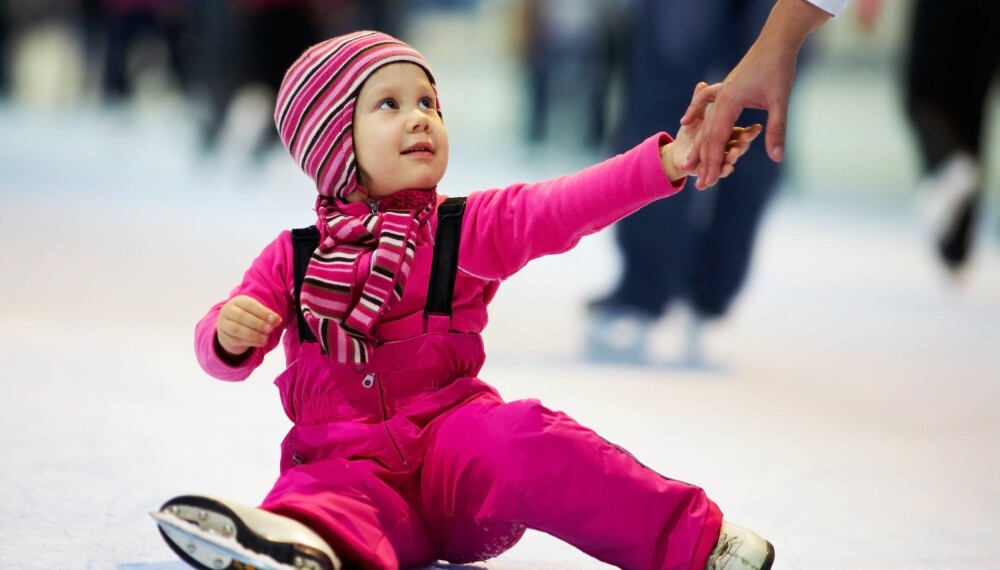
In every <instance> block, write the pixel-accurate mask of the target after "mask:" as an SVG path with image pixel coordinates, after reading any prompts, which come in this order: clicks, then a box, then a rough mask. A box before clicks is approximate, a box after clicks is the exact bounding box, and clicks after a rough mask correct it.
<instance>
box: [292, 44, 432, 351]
mask: <svg viewBox="0 0 1000 570" xmlns="http://www.w3.org/2000/svg"><path fill="white" fill-rule="evenodd" d="M397 62H408V63H414V64H417V65H419V66H421V67H422V68H423V69H424V70H425V71H426V72H427V76H428V78H430V80H431V83H432V84H433V83H434V79H433V76H432V75H431V73H430V66H429V64H428V63H427V61H426V60H425V59H424V57H423V56H422V55H420V53H418V52H417V51H416V50H414V49H413V48H412V47H410V46H408V45H406V44H405V43H403V42H401V41H399V40H397V39H395V38H393V37H391V36H388V35H386V34H383V33H380V32H369V31H365V32H355V33H352V34H347V35H344V36H339V37H336V38H333V39H330V40H327V41H325V42H322V43H320V44H317V45H316V46H313V47H312V48H309V49H308V50H306V52H305V53H303V54H302V56H301V57H299V59H298V60H297V61H296V62H295V63H293V64H292V66H291V67H290V68H289V70H288V72H287V73H286V74H285V79H284V80H283V81H282V84H281V87H280V89H279V91H278V100H277V104H276V106H275V113H274V121H275V124H276V125H277V127H278V133H279V135H280V136H281V140H282V142H283V143H284V144H285V146H286V147H287V148H288V150H289V152H290V153H291V155H292V157H293V158H294V159H295V160H296V162H298V163H299V166H301V167H302V169H303V171H305V173H306V174H307V175H309V177H310V178H312V179H313V181H314V182H315V183H316V188H317V190H318V192H319V197H318V198H317V201H316V214H317V222H316V226H317V227H318V228H319V230H320V244H319V247H318V248H317V249H316V251H315V252H314V253H313V256H312V259H311V260H310V262H309V266H308V268H307V269H306V276H305V280H304V282H303V284H302V292H301V297H300V305H301V307H300V309H301V311H302V314H303V316H304V317H305V320H306V322H307V323H308V324H309V326H310V328H311V329H312V330H313V333H314V334H315V335H316V338H317V339H319V342H320V345H321V346H322V348H323V352H324V353H326V354H327V355H329V356H330V357H331V358H335V359H336V360H337V361H338V362H343V363H352V364H355V365H363V364H365V363H367V362H369V360H370V358H371V351H372V348H373V346H374V343H373V339H372V329H373V327H374V326H375V324H376V323H377V322H378V320H379V318H380V317H381V316H382V315H383V314H384V313H385V311H386V310H387V309H388V308H389V307H390V306H391V304H392V303H393V302H395V301H397V300H399V299H400V298H401V297H402V295H403V290H404V288H405V286H406V279H407V276H408V275H409V272H410V267H411V265H412V261H413V253H414V251H415V245H416V241H417V236H418V233H419V232H421V231H425V229H426V227H427V224H426V223H425V222H426V221H427V219H428V217H429V216H430V213H431V212H432V211H433V205H432V206H428V207H424V208H422V209H419V210H417V211H411V210H390V211H382V212H372V213H370V214H365V215H361V216H356V215H348V214H347V213H346V212H345V208H344V206H345V198H347V197H348V196H350V195H351V194H353V193H354V192H356V191H360V192H365V190H364V188H363V187H362V186H360V184H359V183H358V164H357V160H356V158H355V153H354V133H353V123H354V106H355V102H356V100H357V96H358V92H359V91H360V90H361V86H362V84H363V83H364V81H365V80H366V79H367V78H368V77H369V76H371V74H372V73H374V72H375V71H376V70H378V69H379V68H380V67H382V66H385V65H388V64H390V63H397ZM426 231H429V230H426ZM370 251H372V252H374V253H373V264H372V270H371V273H370V275H369V276H368V278H367V279H366V280H365V282H364V283H363V284H358V283H355V280H356V276H357V275H358V263H359V261H360V259H361V258H362V256H363V254H365V253H366V252H370ZM359 289H360V290H359Z"/></svg>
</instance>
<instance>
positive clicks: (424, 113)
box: [354, 63, 448, 198]
mask: <svg viewBox="0 0 1000 570" xmlns="http://www.w3.org/2000/svg"><path fill="white" fill-rule="evenodd" d="M436 106H437V101H436V99H435V95H434V88H433V87H432V86H431V82H430V80H429V79H428V78H427V74H426V73H424V70H423V68H421V67H420V66H418V65H416V64H412V63H393V64H389V65H387V66H385V67H382V68H380V69H379V70H378V71H376V72H375V73H373V74H372V75H371V76H370V77H369V78H368V80H367V81H365V83H364V85H363V86H362V87H361V92H360V93H359V94H358V100H357V103H356V105H355V110H354V152H355V156H356V157H357V160H358V167H359V168H360V170H361V179H362V181H363V182H364V185H365V188H367V189H368V194H369V196H371V197H372V198H384V197H386V196H388V195H390V194H392V193H394V192H397V191H399V190H403V189H407V188H427V189H429V188H433V187H435V186H437V184H438V182H440V181H441V178H442V177H443V176H444V172H445V169H446V168H447V167H448V133H447V131H445V128H444V123H443V122H442V121H441V116H440V115H438V112H437V111H436V110H435V108H436Z"/></svg>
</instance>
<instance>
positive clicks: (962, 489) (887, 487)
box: [0, 107, 1000, 570]
mask: <svg viewBox="0 0 1000 570" xmlns="http://www.w3.org/2000/svg"><path fill="white" fill-rule="evenodd" d="M453 116H454V115H452V117H453ZM183 117H184V113H183V112H182V111H181V110H179V109H172V108H169V107H168V108H166V109H164V108H158V109H155V110H154V111H152V112H150V111H143V110H142V109H139V110H133V111H119V112H116V113H108V112H106V111H101V110H95V109H87V108H82V109H76V108H74V109H70V110H64V111H60V112H48V113H44V114H40V113H36V112H32V111H27V110H23V109H17V108H10V107H8V108H4V109H2V111H0V132H3V135H2V137H0V267H2V268H3V269H2V275H3V278H2V280H0V292H2V295H0V309H2V310H0V315H2V316H0V386H2V387H3V392H2V394H3V397H2V398H0V567H3V568H39V569H45V568H96V569H103V568H117V569H121V570H124V569H129V570H176V569H179V568H183V567H184V566H183V565H182V563H181V562H180V561H178V560H177V559H176V558H175V557H174V556H173V554H172V553H171V551H170V550H169V549H168V548H167V546H166V545H165V544H164V543H163V542H162V540H161V539H160V537H159V535H158V533H157V532H156V527H155V525H154V524H153V523H152V522H151V521H150V519H149V517H148V515H147V512H148V511H150V510H151V509H155V508H157V507H158V506H159V505H160V504H161V503H162V502H163V501H165V500H166V499H168V498H170V497H172V496H174V495H178V494H182V493H189V492H200V493H212V494H217V495H224V496H226V497H228V498H231V499H233V500H238V501H243V502H247V503H254V502H255V501H258V500H259V499H260V498H261V497H262V496H263V494H264V493H265V492H266V491H267V490H268V489H269V487H270V484H271V482H272V481H273V479H274V477H275V475H276V469H277V458H278V443H279V442H280V440H281V438H282V437H283V434H284V432H285V430H286V429H287V427H288V422H287V420H286V419H285V418H284V416H283V415H282V413H281V410H280V407H279V405H278V401H277V394H276V392H275V389H274V388H273V386H272V385H271V380H272V379H273V377H274V376H275V374H276V373H277V372H278V371H279V370H280V368H281V363H280V362H279V360H280V357H279V358H273V357H272V358H271V359H270V360H269V361H268V362H267V363H266V364H265V365H264V367H262V368H261V369H260V370H259V371H258V372H257V373H256V374H255V375H254V376H253V377H252V378H251V380H250V381H248V382H245V383H241V384H227V383H224V382H217V381H213V380H211V379H209V378H208V377H207V376H205V375H204V374H203V373H202V372H201V371H200V369H199V368H198V366H197V364H196V363H195V361H194V358H193V355H192V331H193V327H194V324H195V322H196V321H197V320H198V319H199V318H200V317H201V315H202V314H203V313H204V311H205V310H206V309H207V308H208V307H209V306H210V305H211V304H212V303H213V302H215V301H216V300H218V299H219V298H221V297H223V296H224V295H225V294H226V293H227V292H228V290H229V288H230V287H231V286H233V285H234V284H236V283H237V282H238V280H239V278H240V276H241V275H242V271H243V270H244V269H245V267H246V266H247V265H248V263H249V261H250V259H251V258H252V257H253V256H254V255H255V254H256V253H257V252H258V251H259V250H260V249H261V247H263V245H265V244H266V243H267V242H268V241H269V240H270V239H272V237H273V236H274V235H275V234H276V233H277V232H278V231H280V230H281V229H284V228H289V227H295V226H301V225H304V224H307V223H310V222H311V215H310V206H311V198H310V196H309V188H308V184H307V183H306V181H305V179H304V177H302V175H301V174H299V173H297V172H296V171H295V167H294V165H293V164H291V161H289V160H287V159H284V158H283V157H282V156H281V155H280V153H279V154H276V155H275V157H274V159H273V160H272V161H271V162H269V163H268V164H266V165H265V166H263V167H262V168H260V169H259V170H252V169H246V168H243V167H242V166H241V165H240V164H239V163H238V162H237V161H236V159H234V158H233V157H231V156H225V155H224V156H222V157H221V158H220V161H219V162H202V161H200V160H199V159H197V157H195V156H194V155H193V154H192V152H191V151H190V145H188V144H186V143H187V142H188V141H190V140H192V139H193V134H192V132H191V129H190V125H188V124H187V123H185V121H184V120H183ZM475 136H476V133H472V132H469V131H462V130H461V128H460V127H459V128H456V129H455V132H454V134H453V140H452V144H453V146H455V148H456V149H459V148H463V146H462V145H463V144H465V145H466V147H468V148H470V149H471V150H469V151H466V152H457V151H456V153H455V155H454V156H453V161H452V169H451V171H450V172H449V174H448V177H447V178H446V180H445V183H444V184H443V185H442V189H443V190H444V191H445V192H446V193H453V194H458V193H464V192H465V191H466V190H468V189H469V188H470V187H475V186H482V185H483V184H484V183H486V182H491V183H493V184H496V185H499V184H503V183H507V182H513V181H515V180H520V179H524V180H530V179H537V178H539V177H540V176H548V175H554V174H558V173H561V172H563V171H569V170H571V169H573V168H576V167H577V166H579V165H581V164H582V163H584V162H586V161H587V160H589V158H591V157H585V156H580V155H579V154H575V155H574V154H569V155H562V154H554V153H553V154H552V155H551V156H549V155H543V156H542V159H538V157H535V160H530V159H529V157H526V154H527V153H523V152H518V151H515V150H513V149H514V148H515V145H507V146H504V145H502V144H501V145H484V144H476V141H475V140H474V137H475ZM844 168H850V165H845V166H844ZM689 191H691V190H689ZM902 206H903V205H902V204H899V203H889V204H886V203H882V202H864V201H857V200H846V199H844V200H838V199H835V198H831V197H829V196H828V195H825V196H822V197H817V196H813V195H810V194H809V193H808V192H805V193H799V194H796V195H789V196H786V197H784V198H783V199H781V200H780V201H779V202H778V203H777V204H776V205H775V207H774V208H773V209H772V210H771V212H770V214H769V216H768V219H767V221H766V223H765V230H764V233H763V235H762V238H761V241H760V244H759V248H758V257H757V259H756V262H755V266H754V272H753V274H752V277H751V281H750V283H749V284H748V287H747V289H746V291H745V294H744V295H743V296H742V297H741V298H740V300H739V302H738V303H737V305H736V307H735V308H734V310H733V312H732V314H731V316H730V318H729V319H727V320H726V321H725V322H723V323H720V324H719V325H715V326H710V327H709V329H708V330H707V337H706V340H707V347H706V353H707V355H708V358H709V362H710V364H711V365H710V366H707V367H702V368H691V367H686V366H685V365H684V363H683V362H682V361H680V360H679V358H678V355H679V354H680V352H681V345H682V338H683V328H684V318H685V315H684V313H683V311H680V310H678V311H674V312H672V313H671V314H670V315H669V317H668V318H667V319H666V320H665V321H664V322H663V324H662V325H661V326H660V327H659V328H658V329H657V331H656V334H655V337H654V341H655V359H656V363H655V364H654V365H652V366H648V367H642V368H638V367H615V366H596V365H588V364H586V363H584V362H583V361H581V360H580V359H579V358H578V356H579V355H578V352H579V349H580V346H581V343H582V335H583V327H584V325H585V320H584V311H583V305H584V303H585V301H586V300H587V299H588V298H590V297H592V296H595V295H598V294H600V293H602V292H604V289H605V288H606V287H607V286H609V284H610V282H611V280H612V279H613V277H614V274H615V271H616V269H617V263H618V261H617V258H616V256H615V250H614V244H613V241H612V237H611V235H610V233H605V234H601V235H598V236H594V237H591V238H587V239H585V240H584V241H583V242H582V243H581V244H580V246H579V248H577V249H576V250H574V251H573V252H571V253H569V254H566V255H563V256H557V257H551V258H546V259H543V260H539V261H537V262H535V263H533V264H532V265H531V266H529V267H528V268H527V269H525V270H524V271H523V272H522V273H521V274H519V275H517V276H515V277H514V278H512V279H511V280H510V281H509V282H508V283H506V285H505V286H504V287H503V288H501V292H500V295H499V296H498V297H497V299H496V301H495V302H494V304H493V306H492V313H491V314H492V322H491V325H490V328H489V329H488V333H487V346H488V348H489V354H490V359H489V362H488V364H487V366H486V368H485V369H484V371H483V373H482V376H483V377H484V378H485V379H487V380H489V381H491V382H492V383H494V384H495V385H496V386H498V387H499V389H500V390H501V392H502V393H503V394H504V395H505V396H506V397H507V398H509V399H516V398H522V397H537V398H540V399H542V400H543V401H544V402H545V403H546V404H547V405H549V406H550V407H553V408H558V409H562V410H565V411H567V412H569V413H570V414H571V415H573V416H574V417H576V418H577V419H578V420H579V421H581V422H582V423H584V424H586V425H589V426H591V427H593V428H595V429H596V430H597V431H598V432H600V433H601V434H602V435H604V436H605V437H607V438H608V439H609V440H611V441H614V442H616V443H618V444H620V445H622V446H624V447H626V448H627V449H629V450H630V451H632V452H633V453H634V454H635V455H636V456H638V457H639V458H640V459H641V460H643V462H645V463H646V464H648V465H649V466H651V467H653V468H654V469H657V470H658V471H660V472H662V473H664V474H666V475H668V476H670V477H672V478H676V479H681V480H685V481H690V482H693V483H697V484H699V485H701V486H703V487H704V488H705V489H706V490H707V491H708V493H709V495H710V496H711V497H712V498H714V499H715V500H716V501H717V502H718V503H719V504H720V505H721V507H722V508H723V510H724V511H725V512H726V514H727V516H728V517H729V518H730V519H731V520H733V521H734V522H737V523H739V524H742V525H746V526H748V527H750V528H753V529H755V530H757V531H758V532H760V533H761V534H763V535H764V536H766V537H768V538H769V539H770V540H771V541H772V542H773V543H774V544H775V546H776V549H777V552H778V559H777V560H778V562H777V565H776V568H810V569H813V570H816V569H820V570H822V569H842V568H854V569H873V570H874V569H883V568H890V567H891V568H918V569H942V570H943V569H951V568H961V567H975V568H986V567H992V566H995V565H996V564H997V562H996V561H997V560H1000V546H998V542H997V541H996V539H995V538H996V534H997V532H998V531H1000V508H998V506H1000V457H998V451H997V450H998V447H1000V413H998V411H1000V404H998V402H1000V342H998V341H1000V251H998V246H997V242H996V224H995V219H993V218H991V223H990V224H987V225H984V227H983V229H982V235H981V236H980V237H981V238H982V239H981V240H980V241H979V245H980V247H979V248H978V250H977V252H976V256H975V259H974V263H973V265H972V267H971V268H970V270H969V271H968V272H967V274H966V275H965V276H964V279H962V280H961V281H959V282H955V281H953V280H950V279H948V278H946V277H945V276H943V275H942V272H941V271H940V270H939V268H938V267H937V266H936V264H935V262H934V259H933V257H932V256H931V255H930V253H929V252H930V250H929V248H928V247H927V244H926V243H925V241H924V239H923V237H922V236H921V234H920V232H919V230H918V228H917V226H916V225H915V222H914V219H913V217H912V216H911V215H910V213H909V212H908V211H907V210H905V208H903V207H902ZM566 275H573V279H571V280H567V279H565V276H566ZM273 356H278V355H277V354H275V355H273ZM481 566H488V567H489V568H490V569H501V570H505V569H515V568H528V567H532V568H535V567H547V568H588V567H597V566H602V564H600V563H598V562H596V561H594V560H591V559H589V558H587V557H586V556H585V555H583V554H581V553H579V552H578V551H576V550H575V549H573V548H572V547H569V546H567V545H565V544H562V543H560V542H558V541H556V540H554V539H552V538H551V537H548V536H545V535H542V534H537V533H529V534H528V535H527V536H526V538H525V539H524V540H523V541H522V542H521V543H520V544H519V545H518V546H516V547H515V548H514V549H512V550H511V551H510V552H508V553H507V554H505V555H503V556H501V557H500V558H498V559H496V560H494V561H491V562H489V563H488V564H485V565H481Z"/></svg>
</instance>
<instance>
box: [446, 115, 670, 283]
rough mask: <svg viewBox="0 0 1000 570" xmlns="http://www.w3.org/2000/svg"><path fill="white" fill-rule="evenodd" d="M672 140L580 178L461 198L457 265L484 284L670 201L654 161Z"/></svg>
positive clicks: (658, 140) (649, 143)
mask: <svg viewBox="0 0 1000 570" xmlns="http://www.w3.org/2000/svg"><path fill="white" fill-rule="evenodd" d="M671 140H672V139H671V138H670V136H669V135H666V134H664V133H660V134H657V135H655V136H652V137H650V138H648V139H646V141H644V142H643V143H641V144H640V145H639V146H637V147H635V148H634V149H632V150H630V151H628V152H626V153H624V154H620V155H618V156H616V157H614V158H611V159H609V160H606V161H604V162H602V163H600V164H598V165H596V166H591V167H590V168H587V169H585V170H583V171H581V172H578V173H576V174H572V175H569V176H563V177H561V178H557V179H555V180H549V181H546V182H539V183H536V184H515V185H513V186H509V187H507V188H504V189H502V190H500V189H497V190H487V191H484V192H475V193H473V194H470V195H469V198H468V201H467V206H466V208H467V209H466V213H465V218H464V220H463V222H462V246H461V250H460V252H459V256H460V261H459V267H460V268H461V269H462V270H464V271H466V272H469V273H472V274H473V275H476V276H479V277H482V278H485V279H505V278H507V277H509V276H511V275H513V274H514V273H515V272H517V271H518V270H519V269H521V268H522V267H524V266H525V265H526V264H527V263H528V262H529V261H531V260H532V259H535V258H537V257H541V256H543V255H549V254H553V253H561V252H564V251H566V250H568V249H570V248H572V247H573V246H575V245H576V244H577V242H579V241H580V238H582V237H584V236H586V235H589V234H592V233H595V232H597V231H599V230H601V229H604V228H606V227H607V226H609V225H611V224H613V223H614V222H616V221H618V220H620V219H621V218H624V217H625V216H627V215H629V214H631V213H632V212H635V211H636V210H638V209H639V208H641V207H643V206H645V205H646V204H648V203H650V202H652V201H654V200H657V199H660V198H665V197H667V196H670V195H673V194H675V193H677V192H678V191H680V189H681V188H683V187H684V183H685V182H686V178H685V179H681V180H679V181H678V182H677V185H676V186H675V185H672V184H671V182H670V180H668V179H667V176H666V174H665V173H664V171H663V166H662V163H661V162H660V147H661V146H662V145H665V144H667V143H668V142H670V141H671Z"/></svg>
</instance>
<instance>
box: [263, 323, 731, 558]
mask: <svg viewBox="0 0 1000 570" xmlns="http://www.w3.org/2000/svg"><path fill="white" fill-rule="evenodd" d="M483 360H484V356H483V351H482V341H481V340H480V337H479V336H478V335H465V334H455V333H441V334H437V333H432V334H426V335H423V336H420V337H417V338H414V339H411V340H407V341H403V342H398V343H389V344H386V345H383V346H381V347H379V348H378V349H377V350H376V351H375V355H374V357H373V359H372V362H371V363H370V365H369V366H368V367H367V368H366V369H364V370H362V371H360V372H359V371H355V370H354V369H353V368H351V367H347V366H338V365H333V366H331V363H330V360H329V359H328V358H326V357H324V356H321V355H318V354H316V355H307V356H304V357H302V358H300V359H299V360H297V361H295V362H294V363H293V364H292V365H291V366H290V367H289V368H288V369H287V370H286V371H285V372H284V373H283V374H282V375H281V376H279V377H278V379H277V380H276V382H275V383H276V384H277V386H278V388H279V390H280V392H281V396H282V402H283V404H284V406H285V411H286V412H287V413H288V416H289V418H291V419H292V421H293V422H294V424H295V425H294V427H293V428H292V429H291V431H290V432H289V434H288V436H287V437H286V438H285V441H284V442H283V444H282V465H281V475H280V477H279V479H278V481H277V482H276V483H275V485H274V488H273V489H272V490H271V492H270V493H269V494H268V496H267V497H266V498H265V500H264V502H263V504H262V505H261V507H262V508H264V509H266V510H269V511H273V512H278V513H281V514H284V515H286V516H289V517H292V518H294V519H297V520H299V521H301V522H303V523H305V524H307V525H308V526H309V527H310V528H312V529H313V530H315V531H316V532H317V533H318V534H319V535H320V536H322V537H323V538H324V539H325V540H326V541H327V542H329V543H330V545H331V547H332V548H333V549H334V551H335V552H337V553H338V555H339V556H341V557H342V558H343V559H345V560H346V561H347V564H348V567H350V566H352V565H356V566H360V567H363V568H379V569H389V570H394V569H396V568H400V567H410V566H417V565H426V564H429V563H431V562H433V561H435V560H447V561H449V562H453V563H467V562H473V561H480V560H486V559H488V558H492V557H494V556H497V555H499V554H501V553H503V552H504V551H505V550H507V549H509V548H510V547H511V546H513V545H514V544H515V543H516V542H517V541H518V540H519V539H520V538H521V536H522V535H523V534H524V531H525V529H527V528H531V529H536V530H539V531H543V532H546V533H548V534H551V535H553V536H555V537H557V538H559V539H562V540H564V541H566V542H567V543H569V544H571V545H573V546H575V547H576V548H578V549H580V550H582V551H583V552H585V553H587V554H589V555H591V556H593V557H595V558H597V559H599V560H602V561H604V562H607V563H609V564H613V565H616V566H619V567H622V568H629V569H665V568H670V569H685V570H687V569H697V570H701V569H702V568H704V566H705V561H706V559H707V558H708V554H709V552H710V551H711V549H712V548H713V546H714V545H715V542H716V540H717V538H718V535H719V529H720V526H721V523H722V513H721V512H720V511H719V508H718V507H717V506H716V505H715V504H714V503H713V502H712V501H710V500H709V499H708V498H707V497H706V496H705V493H704V491H702V490H701V489H700V488H698V487H695V486H692V485H689V484H686V483H682V482H679V481H673V480H670V479H667V478H665V477H663V476H661V475H659V474H657V473H656V472H654V471H652V470H650V469H648V468H646V467H644V466H643V465H642V464H640V463H639V462H638V461H636V459H635V458H633V457H632V456H631V455H629V454H628V453H627V452H625V451H624V450H622V449H620V448H618V447H617V446H615V445H613V444H611V443H609V442H607V441H605V440H604V439H602V438H601V437H600V436H598V435H597V434H596V433H594V432H593V431H591V430H589V429H587V428H585V427H582V426H581V425H579V424H578V423H576V422H575V421H573V420H572V419H571V418H570V417H568V416H567V415H565V414H563V413H561V412H557V411H552V410H549V409H546V408H545V407H544V406H542V405H541V403H539V402H538V401H535V400H524V401H517V402H510V403H505V402H504V401H503V400H502V399H501V398H500V396H499V395H498V394H497V392H496V391H495V390H494V389H493V388H492V387H490V386H488V385H487V384H485V383H484V382H482V381H480V380H478V379H477V378H475V377H474V375H475V374H476V373H477V372H478V371H479V368H480V367H481V365H482V362H483Z"/></svg>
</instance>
